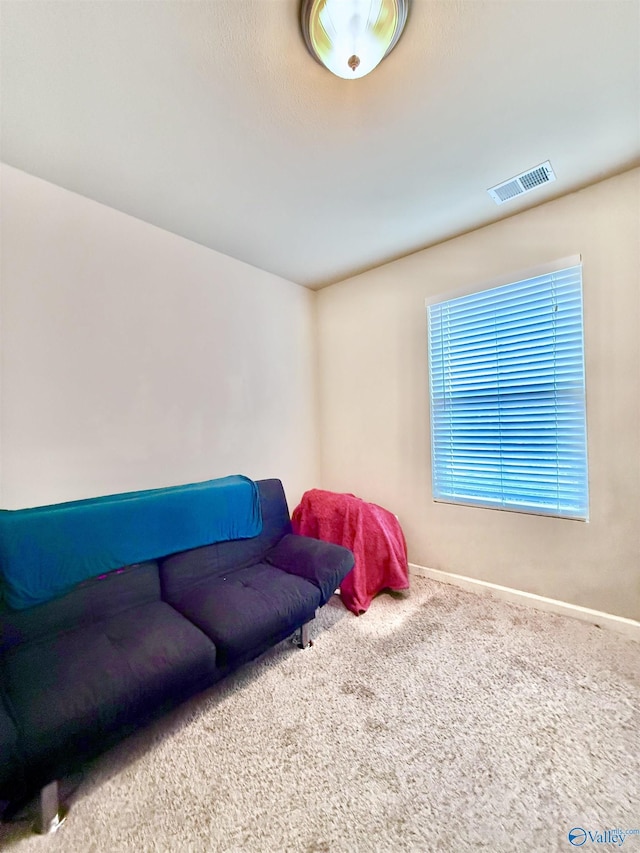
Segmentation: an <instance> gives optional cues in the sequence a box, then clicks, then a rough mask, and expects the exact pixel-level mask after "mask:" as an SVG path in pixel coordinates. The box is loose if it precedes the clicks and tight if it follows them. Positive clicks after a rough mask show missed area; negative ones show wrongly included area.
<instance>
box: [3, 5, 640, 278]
mask: <svg viewBox="0 0 640 853" xmlns="http://www.w3.org/2000/svg"><path fill="white" fill-rule="evenodd" d="M298 6H299V2H298V0H201V2H183V0H164V2H153V0H151V1H150V0H146V1H145V2H135V0H56V1H55V2H53V0H46V2H33V0H28V2H25V0H17V2H14V0H2V2H0V14H1V25H2V36H1V38H2V43H1V48H2V51H1V54H2V60H1V61H2V66H1V84H2V115H1V131H2V136H1V149H0V156H1V158H2V160H4V162H6V163H9V164H10V165H12V166H15V167H17V168H20V169H23V170H24V171H26V172H29V173H31V174H33V175H36V176H39V177H41V178H44V179H46V180H48V181H52V182H53V183H55V184H59V185H60V186H62V187H66V188H68V189H70V190H73V191H75V192H77V193H81V194H82V195H84V196H87V197H89V198H92V199H95V200H97V201H99V202H102V203H103V204H107V205H109V206H111V207H113V208H116V209H117V210H121V211H124V212H125V213H128V214H131V215H133V216H136V217H138V218H140V219H143V220H145V221H147V222H151V223H153V224H154V225H158V226H160V227H161V228H164V229H167V230H168V231H172V232H174V233H176V234H180V235H182V236H183V237H187V238H189V239H190V240H195V241H197V242H198V243H202V244H204V245H205V246H209V247H211V248H213V249H217V250H218V251H220V252H224V253H225V254H227V255H231V256H232V257H234V258H238V259H241V260H243V261H246V262H247V263H250V264H253V265H254V266H257V267H260V268H262V269H265V270H268V271H270V272H273V273H276V274H278V275H280V276H284V277H285V278H287V279H290V280H292V281H295V282H298V283H300V284H303V285H306V286H309V287H321V286H323V285H326V284H328V283H331V282H334V281H337V280H339V279H341V278H345V277H347V276H349V275H352V274H354V273H356V272H360V271H362V270H364V269H368V268H370V267H373V266H377V265H379V264H381V263H384V262H385V261H388V260H391V259H393V258H396V257H399V256H401V255H404V254H407V253H410V252H413V251H415V250H418V249H421V248H424V247H426V246H430V245H433V244H434V243H437V242H440V241H442V240H445V239H447V238H449V237H452V236H455V235H457V234H460V233H463V232H465V231H469V230H471V229H474V228H477V227H478V226H481V225H484V224H486V223H489V222H492V221H495V220H497V219H500V218H503V217H505V216H509V215H512V214H513V213H516V212H518V211H520V210H522V209H524V208H526V207H530V206H532V205H536V204H540V203H541V202H543V201H546V200H548V199H550V198H554V197H556V196H558V195H563V194H565V193H567V192H570V191H572V190H574V189H577V188H579V187H582V186H585V185H587V184H589V183H591V182H593V181H596V180H598V179H600V178H602V177H605V176H608V175H610V174H614V173H616V172H620V171H623V170H624V169H626V168H629V167H631V166H634V165H637V164H638V163H640V2H638V0H600V2H598V1H597V0H554V2H553V3H551V2H543V0H413V3H412V5H411V9H410V13H409V20H408V23H407V28H406V30H405V33H404V35H403V36H402V38H401V40H400V42H399V44H398V45H397V47H396V48H395V50H394V51H393V52H392V53H391V54H390V55H389V57H387V59H386V60H385V61H384V62H383V63H382V65H380V66H379V67H378V68H377V69H376V70H375V71H374V72H373V73H372V74H371V75H369V76H368V77H364V78H362V79H361V80H357V81H344V80H341V79H339V78H337V77H334V76H332V75H331V74H330V73H329V72H328V71H326V70H325V69H324V68H322V67H321V66H319V65H318V64H317V63H315V62H314V61H313V60H312V59H311V57H310V56H309V54H308V53H307V51H306V48H305V46H304V42H303V39H302V36H301V34H300V29H299V25H298V17H297V16H298ZM547 159H549V160H551V163H552V166H553V168H554V169H555V172H556V175H557V181H556V182H555V183H551V184H549V185H547V186H545V187H542V188H539V189H538V190H536V191H534V192H531V193H529V194H527V195H525V196H523V197H521V198H518V199H514V200H512V201H510V202H507V203H506V204H504V205H502V206H500V207H497V206H496V205H495V204H494V202H493V201H492V200H491V199H490V198H489V196H488V195H487V193H486V189H487V188H488V187H490V186H492V185H494V184H496V183H499V182H501V181H504V180H507V179H508V178H510V177H512V176H514V175H516V174H518V173H519V172H522V171H524V170H526V169H529V168H531V167H533V166H536V165H538V164H539V163H542V162H543V161H544V160H547Z"/></svg>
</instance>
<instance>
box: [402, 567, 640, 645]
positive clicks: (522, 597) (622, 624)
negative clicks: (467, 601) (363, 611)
mask: <svg viewBox="0 0 640 853" xmlns="http://www.w3.org/2000/svg"><path fill="white" fill-rule="evenodd" d="M409 570H410V571H411V573H412V574H414V575H418V576H419V577H423V578H431V580H434V581H440V582H441V583H449V584H453V586H459V587H461V588H462V589H466V590H469V591H470V592H476V593H478V592H490V593H491V594H492V595H495V596H496V597H497V598H502V599H504V600H505V601H511V602H514V603H515V604H522V605H524V606H525V607H533V608H535V609H536V610H544V611H546V612H547V613H559V614H560V615H561V616H570V617H571V618H572V619H581V620H582V621H583V622H590V623H591V624H592V625H598V627H600V628H608V629H609V630H611V631H617V632H618V633H619V634H624V635H625V636H627V637H631V639H634V640H638V641H639V642H640V622H636V621H635V619H626V618H625V617H624V616H614V615H613V614H612V613H603V612H602V611H601V610H591V609H590V608H589V607H580V606H579V605H577V604H569V603H568V602H566V601H557V600H556V599H554V598H545V597H544V596H542V595H534V593H532V592H522V591H521V590H519V589H511V588H510V587H507V586H499V585H498V584H495V583H489V582H488V581H481V580H477V579H476V578H468V577H465V576H464V575H455V574H453V573H451V572H443V571H441V570H440V569H429V568H427V567H426V566H418V565H416V564H415V563H409Z"/></svg>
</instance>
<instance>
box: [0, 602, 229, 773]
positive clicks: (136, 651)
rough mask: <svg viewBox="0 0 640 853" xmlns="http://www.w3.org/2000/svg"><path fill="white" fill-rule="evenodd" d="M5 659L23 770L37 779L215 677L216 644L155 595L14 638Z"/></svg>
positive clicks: (5, 681) (73, 763)
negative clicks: (74, 624) (54, 631)
mask: <svg viewBox="0 0 640 853" xmlns="http://www.w3.org/2000/svg"><path fill="white" fill-rule="evenodd" d="M1 668H2V680H3V684H4V689H5V695H6V698H7V702H8V703H10V710H11V712H12V715H13V717H14V719H15V720H16V723H17V726H18V728H19V734H20V740H21V746H22V751H23V752H24V754H25V758H26V761H27V764H28V766H29V772H30V774H32V775H33V774H36V775H37V774H38V773H40V774H41V775H42V777H43V778H46V775H47V773H48V772H49V771H50V770H51V771H52V772H54V773H55V774H60V773H65V772H69V771H70V770H72V769H73V768H74V767H76V766H77V764H78V762H79V761H80V760H82V759H83V758H86V757H89V756H91V755H93V754H94V753H96V752H98V751H101V750H102V749H103V748H104V747H105V745H106V744H108V743H109V740H110V738H112V737H113V736H114V735H118V736H120V735H122V734H123V733H124V734H126V733H127V732H128V731H130V730H133V729H134V728H137V727H138V726H139V725H141V724H142V723H143V722H144V721H145V719H150V718H151V717H153V716H155V715H156V714H157V713H159V712H161V711H162V710H166V709H168V708H171V707H173V706H174V705H177V704H178V703H179V702H181V701H183V700H184V699H185V698H187V697H188V696H190V695H192V694H193V693H195V692H197V691H198V690H201V689H202V688H203V687H204V686H208V685H209V684H212V683H213V682H214V681H216V680H217V678H218V668H217V666H216V650H215V647H214V644H213V643H212V642H211V640H210V639H209V638H208V637H206V636H205V635H204V634H203V633H202V632H201V631H200V630H199V629H198V628H196V627H195V625H192V624H191V623H189V622H188V621H187V620H186V619H185V618H184V617H182V616H181V615H180V614H179V613H177V612H176V611H175V610H174V609H173V608H172V607H170V606H169V605H168V604H165V603H164V602H161V601H158V602H154V603H151V604H146V605H142V606H141V607H139V608H136V609H132V610H128V611H126V612H124V613H120V614H118V615H116V616H114V617H111V618H110V619H106V620H104V621H102V622H99V623H96V624H95V625H93V626H92V627H85V628H80V629H78V630H76V631H71V632H68V633H65V634H59V635H57V636H56V637H54V638H50V639H48V640H47V641H45V642H35V643H29V644H25V645H22V646H19V647H17V648H15V649H12V650H11V651H9V652H7V653H6V654H5V655H4V656H3V658H2V663H1Z"/></svg>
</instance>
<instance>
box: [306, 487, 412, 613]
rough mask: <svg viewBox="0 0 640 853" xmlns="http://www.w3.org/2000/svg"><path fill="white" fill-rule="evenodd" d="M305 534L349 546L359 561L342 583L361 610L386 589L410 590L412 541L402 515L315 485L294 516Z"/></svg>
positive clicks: (344, 597) (356, 609)
mask: <svg viewBox="0 0 640 853" xmlns="http://www.w3.org/2000/svg"><path fill="white" fill-rule="evenodd" d="M291 521H292V524H293V529H294V531H295V532H296V533H299V534H301V535H303V536H312V537H313V538H314V539H324V540H325V542H333V543H334V544H336V545H344V546H345V548H349V549H350V550H351V551H353V553H354V555H355V558H356V562H355V566H354V568H353V570H352V571H351V572H349V574H348V575H347V576H346V578H345V579H344V581H343V582H342V584H341V585H340V594H341V597H342V600H343V601H344V603H345V605H346V606H347V607H348V608H349V610H351V611H352V612H353V613H355V614H356V615H358V614H359V613H362V612H364V611H365V610H367V609H368V607H369V605H370V604H371V601H372V599H373V597H374V596H375V595H377V593H379V592H380V591H381V590H383V589H393V590H400V589H408V588H409V567H408V564H407V544H406V542H405V539H404V534H403V533H402V528H401V527H400V524H399V522H398V519H397V518H396V517H395V515H393V513H391V512H389V511H388V510H386V509H383V508H382V507H381V506H377V505H376V504H372V503H367V502H366V501H363V500H361V499H360V498H357V497H356V496H355V495H342V494H336V493H335V492H326V491H324V490H323V489H311V490H310V491H308V492H305V493H304V495H303V496H302V500H301V502H300V504H299V505H298V506H297V507H296V508H295V509H294V511H293V515H292V516H291Z"/></svg>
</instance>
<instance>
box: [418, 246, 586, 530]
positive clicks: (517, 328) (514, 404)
mask: <svg viewBox="0 0 640 853" xmlns="http://www.w3.org/2000/svg"><path fill="white" fill-rule="evenodd" d="M570 260H571V261H575V260H578V261H579V258H578V259H576V258H573V259H570ZM565 263H566V262H565ZM427 315H428V333H429V377H430V384H431V449H432V466H433V497H434V500H437V501H447V502H453V503H463V504H475V505H480V506H485V507H495V508H499V509H511V510H521V511H526V512H534V513H542V514H545V515H558V516H563V517H567V518H578V519H585V520H586V519H587V517H588V506H589V500H588V486H587V452H586V423H585V381H584V351H583V330H582V266H581V265H580V263H577V264H574V265H572V266H569V267H565V268H563V269H557V267H556V269H554V271H552V272H548V271H547V272H545V274H542V275H537V276H536V277H534V278H527V279H525V280H523V281H517V282H515V283H512V284H506V285H502V286H500V287H492V288H490V289H486V290H481V291H478V292H476V293H472V294H470V295H467V296H461V297H459V298H455V299H449V300H447V301H446V302H437V303H435V304H431V305H429V306H428V308H427Z"/></svg>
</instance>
